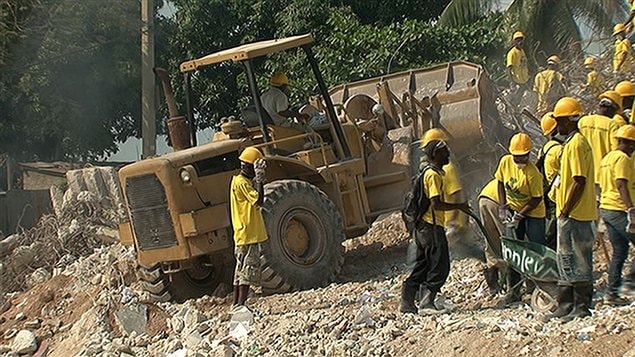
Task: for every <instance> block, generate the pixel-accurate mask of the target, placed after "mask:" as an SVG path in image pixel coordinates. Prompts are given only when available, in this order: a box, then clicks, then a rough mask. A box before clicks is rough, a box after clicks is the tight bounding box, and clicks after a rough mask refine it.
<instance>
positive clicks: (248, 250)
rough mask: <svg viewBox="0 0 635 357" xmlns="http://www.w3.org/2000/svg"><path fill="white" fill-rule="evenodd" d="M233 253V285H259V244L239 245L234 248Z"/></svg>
mask: <svg viewBox="0 0 635 357" xmlns="http://www.w3.org/2000/svg"><path fill="white" fill-rule="evenodd" d="M234 255H235V256H236V270H235V271H234V285H260V275H261V270H260V244H259V243H256V244H247V245H239V246H237V247H235V248H234Z"/></svg>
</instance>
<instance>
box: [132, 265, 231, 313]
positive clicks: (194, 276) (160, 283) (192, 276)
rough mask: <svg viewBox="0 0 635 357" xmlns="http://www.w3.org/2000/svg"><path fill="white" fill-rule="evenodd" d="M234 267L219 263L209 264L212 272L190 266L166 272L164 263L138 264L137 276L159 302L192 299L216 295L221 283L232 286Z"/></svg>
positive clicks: (152, 297) (151, 298) (151, 295)
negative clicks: (186, 268)
mask: <svg viewBox="0 0 635 357" xmlns="http://www.w3.org/2000/svg"><path fill="white" fill-rule="evenodd" d="M196 259H198V260H199V261H197V262H196V264H198V263H200V262H203V261H208V260H206V258H205V257H202V258H196ZM232 272H233V267H232V266H229V265H226V264H222V265H221V264H218V265H214V266H213V267H209V271H202V270H201V269H200V268H199V269H198V270H195V269H189V270H182V271H179V272H177V273H172V274H166V273H164V272H163V270H162V269H161V265H160V264H156V265H154V266H152V267H149V268H147V267H143V266H141V265H138V266H137V277H138V278H139V281H140V282H141V287H142V289H143V290H144V291H146V292H148V294H149V295H150V300H152V301H156V302H167V301H174V302H183V301H185V300H188V299H195V298H199V297H201V296H204V295H212V294H213V293H214V291H215V290H216V288H217V287H218V286H219V285H220V284H223V283H224V284H228V285H231V274H232Z"/></svg>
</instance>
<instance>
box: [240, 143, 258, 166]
mask: <svg viewBox="0 0 635 357" xmlns="http://www.w3.org/2000/svg"><path fill="white" fill-rule="evenodd" d="M238 159H239V160H240V161H242V162H246V163H248V164H253V163H254V162H256V160H258V159H262V153H261V152H260V150H258V149H256V148H255V147H251V146H250V147H248V148H245V150H243V152H241V153H240V156H239V157H238Z"/></svg>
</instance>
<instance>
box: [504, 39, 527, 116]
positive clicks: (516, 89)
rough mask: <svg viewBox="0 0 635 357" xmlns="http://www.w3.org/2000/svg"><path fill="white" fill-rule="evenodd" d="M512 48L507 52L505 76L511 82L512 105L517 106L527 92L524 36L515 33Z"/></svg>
mask: <svg viewBox="0 0 635 357" xmlns="http://www.w3.org/2000/svg"><path fill="white" fill-rule="evenodd" d="M512 41H513V43H514V46H513V47H512V48H511V49H510V50H509V52H507V58H506V63H507V74H508V75H509V79H510V80H511V82H512V88H513V94H512V96H511V98H512V104H518V103H519V102H520V100H521V99H522V96H523V94H524V93H525V90H527V82H528V81H529V67H528V62H527V55H526V54H525V50H524V49H523V46H524V44H525V35H524V34H523V33H522V32H520V31H517V32H515V33H514V35H513V36H512Z"/></svg>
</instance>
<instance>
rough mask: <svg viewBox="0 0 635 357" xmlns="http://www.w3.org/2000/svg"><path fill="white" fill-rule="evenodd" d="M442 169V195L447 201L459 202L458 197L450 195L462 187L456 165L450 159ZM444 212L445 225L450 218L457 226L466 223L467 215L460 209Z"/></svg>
mask: <svg viewBox="0 0 635 357" xmlns="http://www.w3.org/2000/svg"><path fill="white" fill-rule="evenodd" d="M443 171H444V172H445V176H443V197H444V198H445V200H446V202H448V203H460V202H459V198H458V197H457V198H453V197H452V195H454V194H455V193H457V192H459V191H461V190H462V189H463V186H462V185H461V180H460V178H459V171H458V170H457V168H456V165H454V163H453V162H451V161H450V163H449V164H447V165H445V166H443ZM444 213H445V216H444V221H445V223H446V225H447V224H449V223H450V221H451V220H452V222H453V223H454V224H455V225H456V226H457V227H458V228H461V227H464V226H465V225H466V224H467V215H466V214H465V213H463V212H461V211H460V210H454V211H445V212H444ZM453 215H456V217H453ZM452 218H454V219H452Z"/></svg>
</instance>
